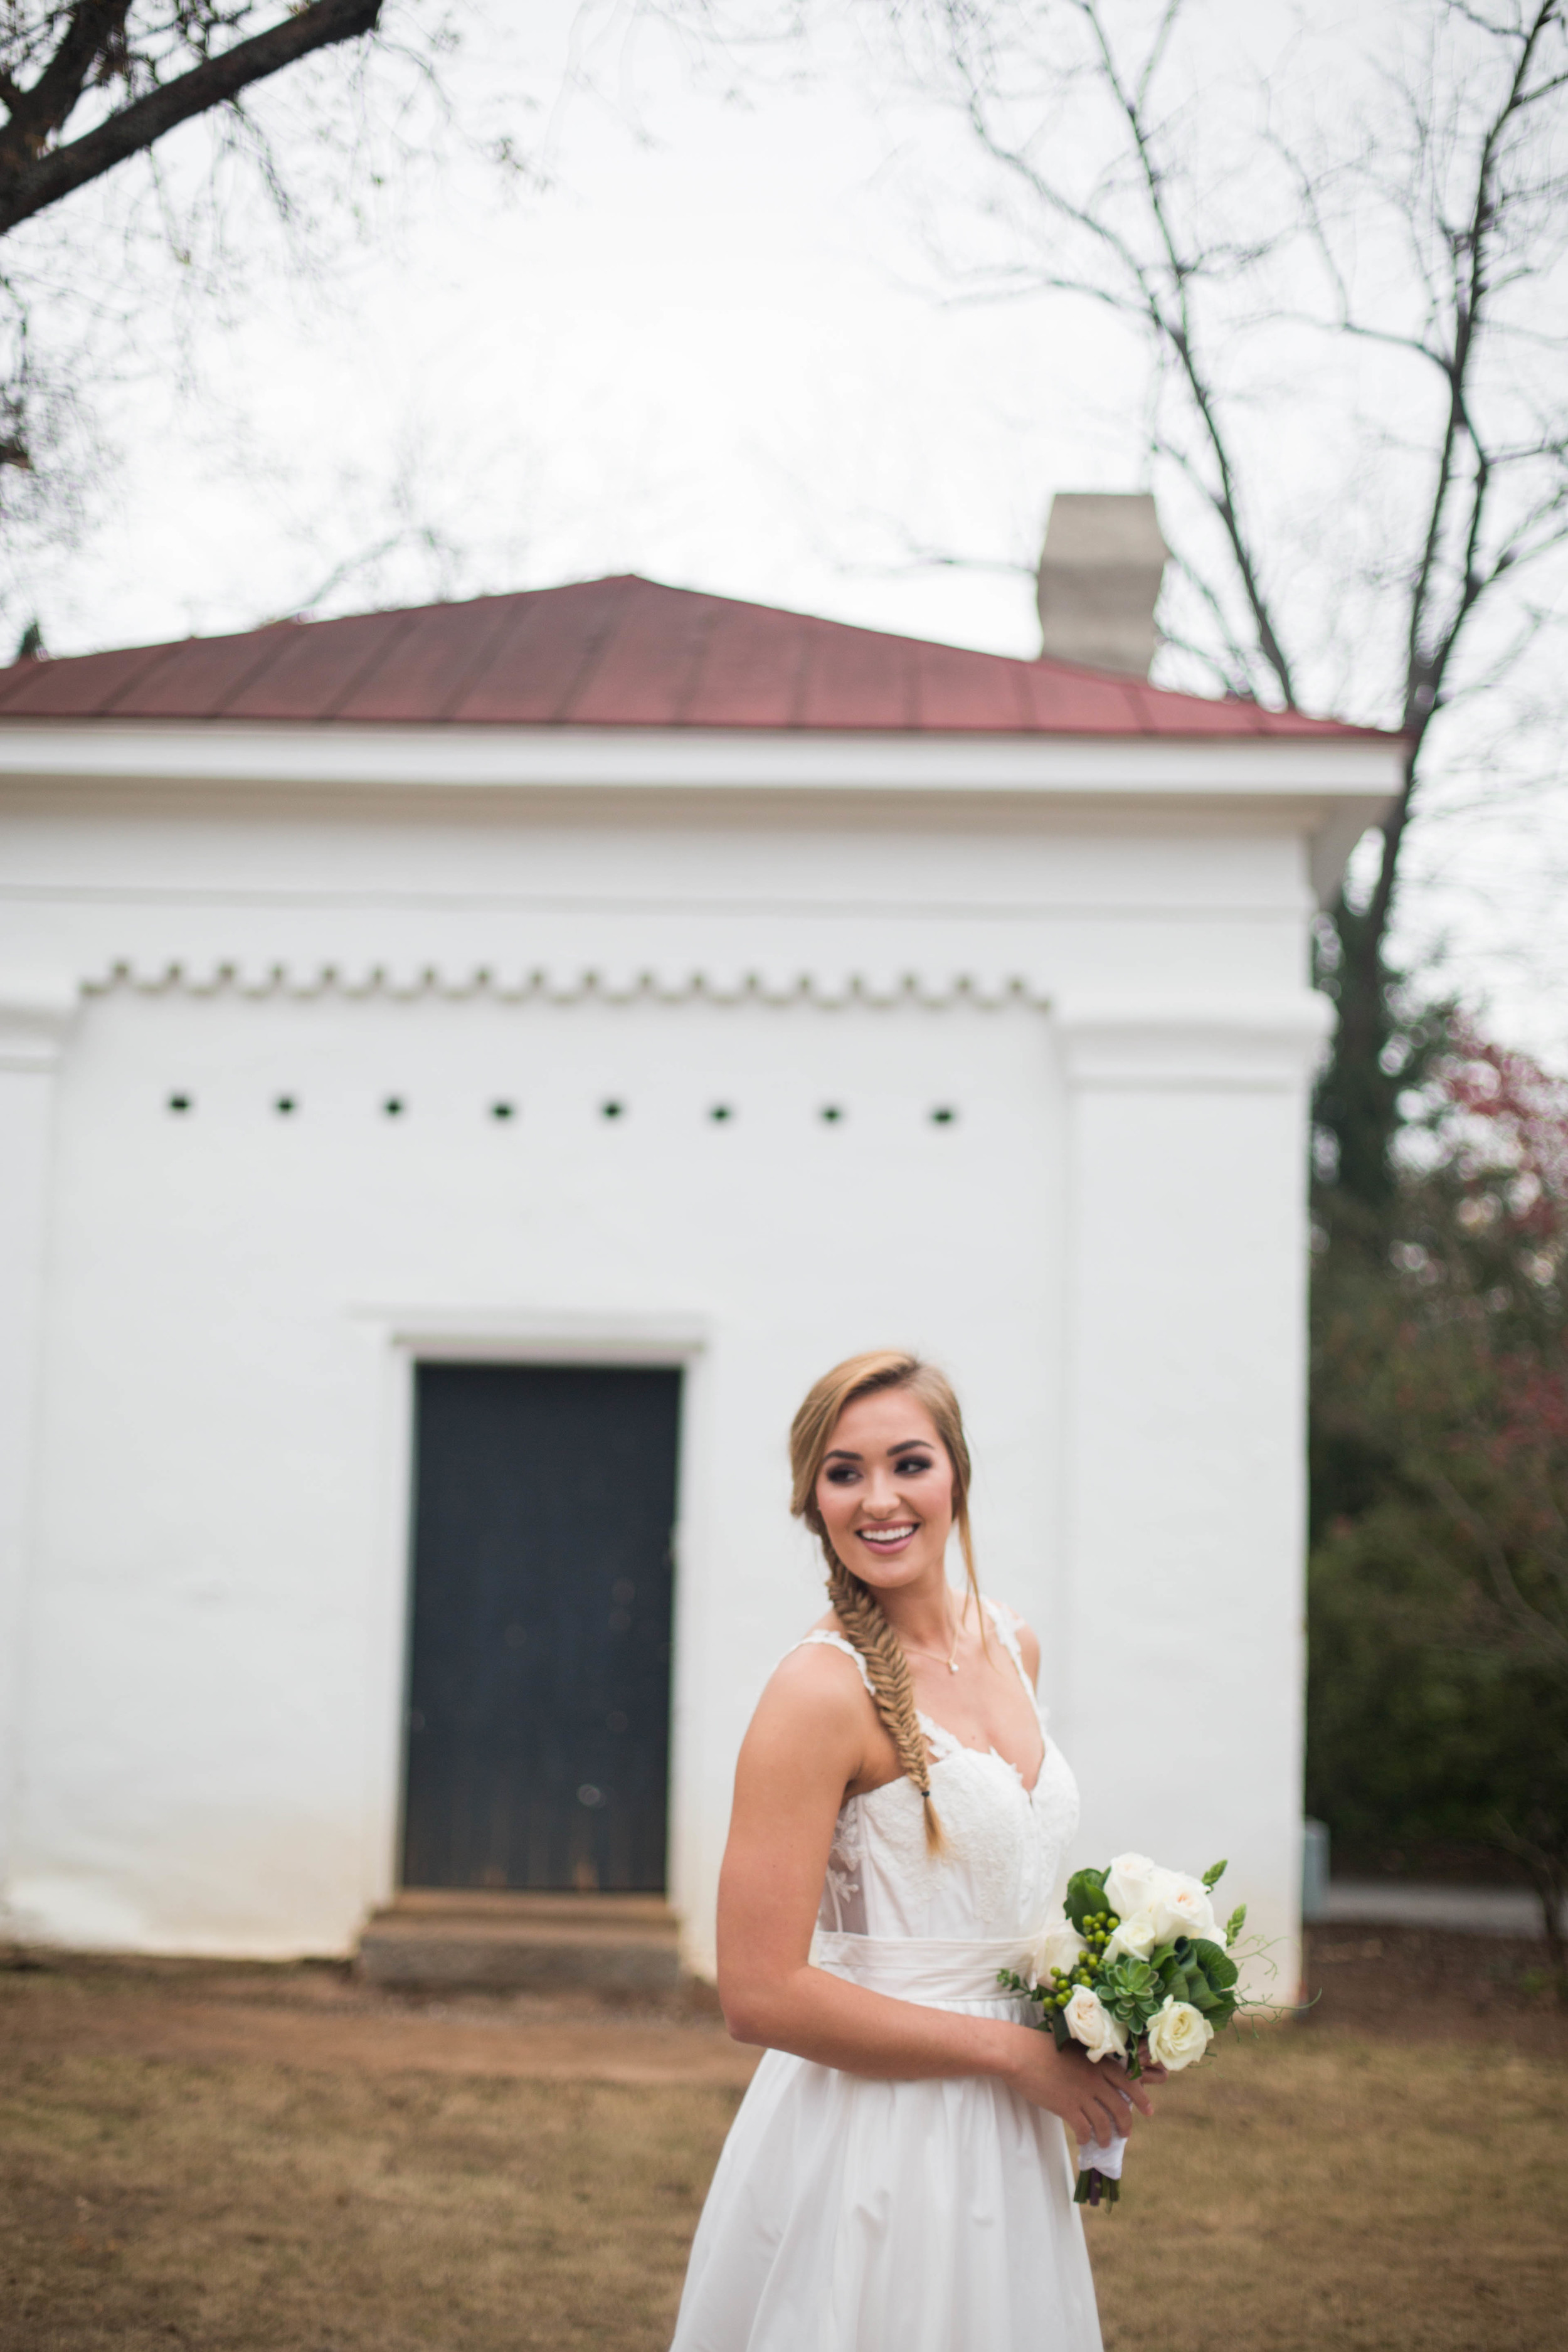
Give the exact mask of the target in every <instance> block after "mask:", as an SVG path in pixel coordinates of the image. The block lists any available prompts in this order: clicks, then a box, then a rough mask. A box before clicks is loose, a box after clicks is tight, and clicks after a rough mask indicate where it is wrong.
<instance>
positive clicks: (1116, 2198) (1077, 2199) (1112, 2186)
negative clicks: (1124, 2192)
mask: <svg viewBox="0 0 1568 2352" xmlns="http://www.w3.org/2000/svg"><path fill="white" fill-rule="evenodd" d="M1072 2201H1073V2203H1074V2204H1075V2205H1101V2204H1103V2205H1119V2204H1120V2203H1121V2181H1120V2180H1108V2179H1106V2178H1105V2175H1104V2174H1103V2173H1101V2172H1094V2171H1089V2172H1080V2173H1079V2177H1078V2187H1077V2188H1076V2189H1074V2191H1073V2200H1072Z"/></svg>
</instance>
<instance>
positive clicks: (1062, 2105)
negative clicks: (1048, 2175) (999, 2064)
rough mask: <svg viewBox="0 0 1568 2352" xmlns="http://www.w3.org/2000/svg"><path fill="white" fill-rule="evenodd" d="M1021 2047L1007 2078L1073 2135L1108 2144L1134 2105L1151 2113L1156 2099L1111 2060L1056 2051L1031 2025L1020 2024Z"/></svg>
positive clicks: (1125, 2127)
mask: <svg viewBox="0 0 1568 2352" xmlns="http://www.w3.org/2000/svg"><path fill="white" fill-rule="evenodd" d="M1017 2031H1018V2039H1019V2045H1020V2046H1019V2049H1018V2052H1017V2054H1016V2060H1015V2063H1014V2065H1013V2067H1012V2068H1011V2069H1010V2070H1009V2074H1008V2078H1007V2079H1008V2080H1009V2081H1010V2082H1011V2084H1012V2085H1013V2088H1014V2089H1015V2090H1016V2091H1017V2092H1019V2093H1021V2095H1023V2096H1024V2097H1025V2098H1026V2099H1027V2100H1028V2101H1029V2102H1030V2104H1031V2105H1034V2106H1037V2107H1046V2108H1047V2109H1048V2110H1049V2112H1050V2113H1051V2114H1052V2115H1053V2116H1060V2117H1061V2119H1062V2121H1063V2123H1064V2124H1066V2126H1067V2127H1068V2131H1070V2132H1071V2134H1072V2136H1073V2137H1074V2138H1075V2139H1077V2140H1079V2141H1082V2140H1090V2139H1092V2140H1096V2141H1098V2142H1099V2144H1100V2147H1109V2146H1110V2142H1111V2140H1112V2139H1114V2138H1116V2137H1118V2136H1121V2137H1124V2136H1125V2135H1126V2134H1127V2133H1128V2132H1129V2131H1131V2127H1132V2121H1133V2109H1134V2108H1136V2109H1137V2111H1138V2113H1139V2114H1140V2115H1143V2116H1152V2114H1153V2112H1154V2103H1153V2101H1152V2099H1151V2098H1150V2096H1149V2094H1148V2092H1147V2091H1146V2090H1145V2088H1144V2086H1143V2084H1142V2082H1140V2081H1131V2080H1130V2079H1129V2078H1128V2076H1127V2075H1126V2074H1123V2073H1122V2071H1121V2067H1120V2066H1118V2065H1117V2063H1115V2061H1114V2059H1110V2058H1103V2059H1101V2060H1100V2063H1099V2065H1095V2064H1094V2063H1092V2062H1091V2061H1090V2060H1089V2058H1088V2057H1086V2055H1085V2054H1084V2053H1083V2052H1082V2051H1081V2050H1079V2049H1076V2048H1074V2049H1071V2050H1058V2048H1057V2045H1056V2042H1054V2041H1053V2039H1052V2037H1051V2036H1050V2035H1049V2034H1048V2033H1042V2032H1039V2030H1038V2029H1037V2027H1035V2026H1032V2025H1021V2026H1020V2027H1019V2028H1018V2029H1017Z"/></svg>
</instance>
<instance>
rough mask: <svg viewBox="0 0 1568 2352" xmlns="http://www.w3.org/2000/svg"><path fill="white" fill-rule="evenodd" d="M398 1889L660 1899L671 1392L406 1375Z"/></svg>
mask: <svg viewBox="0 0 1568 2352" xmlns="http://www.w3.org/2000/svg"><path fill="white" fill-rule="evenodd" d="M416 1411H417V1423H416V1448H415V1462H416V1486H415V1509H414V1619H413V1640H412V1664H411V1672H410V1677H409V1707H408V1777H407V1795H406V1809H405V1835H404V1857H403V1877H404V1884H405V1885H408V1886H516V1887H526V1886H537V1887H578V1888H583V1889H588V1888H594V1887H603V1888H620V1889H626V1890H628V1891H629V1890H647V1891H658V1890H660V1889H662V1887H663V1885H664V1864H665V1816H666V1809H667V1796H668V1755H669V1643H670V1591H671V1564H670V1563H671V1555H670V1538H671V1530H672V1528H673V1527H674V1523H675V1465H676V1444H677V1438H678V1433H679V1413H680V1375H679V1372H676V1371H662V1370H640V1369H638V1370H620V1369H616V1370H611V1369H608V1368H600V1367H597V1366H594V1367H589V1366H584V1365H575V1364H570V1365H557V1364H422V1365H421V1366H420V1367H419V1370H418V1389H417V1398H416Z"/></svg>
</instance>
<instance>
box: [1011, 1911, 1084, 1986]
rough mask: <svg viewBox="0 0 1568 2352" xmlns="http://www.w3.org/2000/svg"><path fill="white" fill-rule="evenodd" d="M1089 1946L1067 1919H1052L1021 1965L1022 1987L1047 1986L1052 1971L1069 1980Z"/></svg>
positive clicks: (1041, 1931) (1042, 1930)
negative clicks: (1055, 1970)
mask: <svg viewBox="0 0 1568 2352" xmlns="http://www.w3.org/2000/svg"><path fill="white" fill-rule="evenodd" d="M1088 1949H1089V1946H1088V1945H1087V1944H1086V1943H1085V1942H1084V1940H1083V1937H1081V1936H1080V1935H1079V1932H1078V1929H1077V1928H1076V1927H1074V1926H1073V1924H1072V1921H1071V1920H1070V1919H1066V1918H1063V1919H1052V1920H1049V1921H1048V1922H1047V1925H1046V1926H1045V1927H1043V1928H1042V1929H1041V1930H1040V1933H1039V1935H1038V1936H1037V1937H1036V1939H1035V1941H1034V1943H1033V1944H1032V1945H1031V1947H1030V1949H1029V1956H1028V1958H1027V1959H1026V1961H1025V1963H1024V1968H1023V1977H1024V1981H1025V1983H1026V1984H1032V1985H1039V1984H1043V1985H1048V1984H1049V1983H1050V1981H1051V1971H1052V1969H1060V1970H1061V1972H1062V1974H1063V1976H1067V1977H1070V1976H1071V1974H1072V1972H1073V1970H1074V1969H1076V1968H1077V1966H1078V1964H1079V1960H1081V1959H1082V1958H1083V1956H1084V1954H1085V1952H1087V1951H1088Z"/></svg>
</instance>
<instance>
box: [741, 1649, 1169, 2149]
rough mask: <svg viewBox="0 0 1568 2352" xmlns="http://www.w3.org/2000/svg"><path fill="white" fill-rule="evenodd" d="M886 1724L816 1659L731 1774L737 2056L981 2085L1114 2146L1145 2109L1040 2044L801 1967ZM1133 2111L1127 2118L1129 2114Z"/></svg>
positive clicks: (1117, 2085)
mask: <svg viewBox="0 0 1568 2352" xmlns="http://www.w3.org/2000/svg"><path fill="white" fill-rule="evenodd" d="M880 1728H881V1727H880V1725H879V1722H878V1720H877V1717H876V1714H875V1711H874V1709H873V1708H872V1707H871V1705H870V1702H869V1700H868V1698H867V1696H866V1694H865V1691H864V1689H863V1687H862V1686H861V1685H860V1683H859V1680H858V1676H857V1675H856V1673H855V1669H854V1667H853V1665H852V1664H850V1662H849V1660H848V1659H847V1658H845V1657H842V1656H841V1655H839V1654H837V1653H835V1652H834V1651H833V1650H831V1649H827V1648H825V1647H824V1646H822V1645H820V1644H819V1645H816V1646H815V1647H814V1648H812V1649H808V1650H800V1651H796V1652H795V1654H794V1655H793V1656H791V1657H789V1658H786V1659H785V1660H784V1664H783V1665H782V1666H781V1667H780V1668H779V1670H778V1672H777V1673H776V1674H775V1675H774V1676H773V1680H772V1682H771V1683H770V1684H769V1685H768V1687H767V1689H766V1690H765V1691H764V1693H763V1698H762V1702H761V1704H760V1705H759V1706H758V1708H757V1712H756V1715H755V1716H754V1717H753V1718H752V1727H751V1729H750V1730H749V1731H748V1732H747V1734H746V1738H745V1743H744V1745H743V1747H742V1750H741V1759H740V1764H739V1766H738V1768H737V1770H736V1775H735V1804H734V1811H733V1813H732V1815H731V1823H730V1842H729V1845H728V1847H727V1848H726V1850H725V1854H724V1869H723V1874H722V1876H721V1880H720V1886H719V1997H720V2000H721V2002H722V2004H723V2010H724V2018H725V2022H726V2023H727V2024H728V2026H729V2029H730V2032H731V2034H732V2035H733V2036H734V2038H735V2040H736V2041H737V2042H761V2043H763V2045H764V2046H765V2047H767V2048H768V2049H772V2050H788V2051H792V2052H793V2053H795V2055H796V2056H797V2057H801V2058H811V2059H815V2060H816V2062H817V2063H819V2064H821V2065H825V2066H837V2067H839V2068H841V2069H842V2070H843V2071H844V2072H845V2073H846V2074H868V2075H873V2076H879V2077H881V2078H884V2079H888V2080H893V2081H912V2080H918V2079H928V2078H932V2077H940V2076H946V2075H962V2074H989V2075H992V2076H994V2077H995V2078H997V2079H998V2080H1000V2081H1003V2082H1006V2083H1009V2084H1011V2085H1012V2086H1013V2088H1014V2089H1015V2090H1016V2091H1018V2092H1020V2093H1021V2094H1022V2095H1023V2096H1024V2097H1025V2098H1026V2099H1029V2100H1031V2101H1032V2102H1033V2103H1034V2104H1035V2105H1037V2106H1041V2107H1047V2108H1049V2109H1050V2110H1051V2111H1052V2112H1053V2113H1054V2114H1056V2115H1059V2116H1061V2117H1062V2118H1063V2120H1064V2122H1066V2123H1067V2125H1068V2127H1069V2129H1071V2130H1072V2131H1073V2132H1074V2134H1075V2135H1076V2136H1077V2137H1078V2138H1079V2139H1099V2140H1101V2141H1103V2140H1107V2139H1109V2138H1110V2136H1111V2133H1112V2131H1122V2132H1124V2131H1125V2130H1126V2129H1127V2127H1128V2125H1129V2123H1130V2122H1131V2107H1132V2106H1136V2107H1138V2108H1139V2109H1140V2110H1141V2111H1142V2113H1143V2114H1144V2115H1149V2114H1151V2113H1152V2107H1151V2105H1150V2101H1149V2098H1148V2095H1147V2093H1146V2092H1144V2091H1143V2089H1142V2086H1141V2085H1140V2084H1137V2083H1129V2082H1127V2081H1126V2080H1125V2078H1124V2077H1123V2076H1122V2075H1121V2073H1120V2072H1119V2071H1118V2072H1111V2071H1110V2069H1109V2068H1107V2069H1104V2070H1102V2069H1100V2068H1099V2067H1095V2066H1092V2065H1091V2064H1090V2063H1089V2060H1088V2059H1087V2058H1086V2057H1085V2056H1084V2054H1083V2053H1082V2052H1081V2051H1079V2050H1076V2049H1075V2050H1058V2048H1057V2046H1056V2044H1055V2042H1054V2041H1053V2040H1052V2039H1051V2037H1050V2035H1049V2034H1046V2033H1040V2032H1037V2031H1036V2030H1035V2029H1033V2028H1032V2027H1029V2026H1023V2025H1012V2024H1008V2023H1005V2022H1004V2021H1002V2020H1001V2019H998V2018H985V2017H963V2016H961V2015H959V2014H957V2013H955V2012H954V2011H952V2010H941V2009H928V2008H924V2007H922V2006H921V2004H919V2003H918V2002H915V2001H907V2000H893V1999H892V1998H891V1997H890V1996H889V1995H888V1994H886V1993H879V1992H872V1991H869V1990H868V1989H867V1988H866V1987H865V1986H864V1985H855V1984H847V1983H846V1982H845V1981H844V1979H842V1978H840V1977H835V1976H830V1975H829V1974H828V1973H827V1971H826V1969H814V1968H813V1967H812V1966H811V1965H810V1961H809V1958H808V1955H809V1952H810V1949H811V1936H812V1929H813V1927H814V1925H815V1923H816V1910H817V1904H818V1902H819V1900H820V1898H821V1894H822V1884H823V1879H824V1876H825V1874H826V1868H827V1855H828V1849H829V1847H830V1845H831V1843H832V1840H833V1828H834V1823H835V1821H836V1820H837V1813H838V1808H839V1806H840V1804H841V1803H842V1801H843V1798H844V1792H845V1790H846V1789H847V1788H848V1787H849V1786H850V1785H851V1784H852V1783H853V1782H854V1781H856V1780H858V1779H859V1778H860V1777H861V1775H862V1772H863V1770H864V1769H865V1765H866V1762H867V1751H868V1748H873V1749H874V1748H875V1747H876V1746H877V1745H879V1735H880ZM1130 2102H1131V2105H1130V2104H1129V2103H1130Z"/></svg>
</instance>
